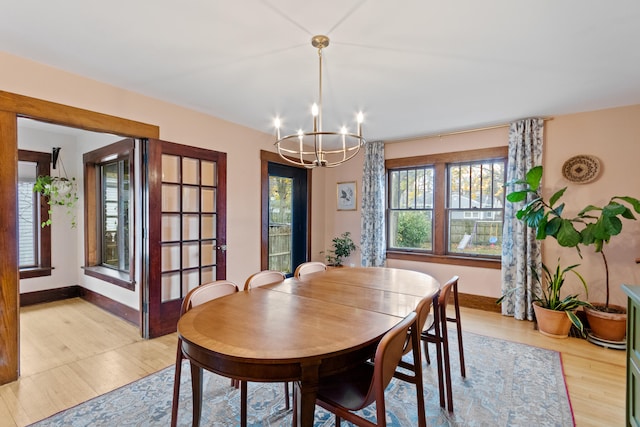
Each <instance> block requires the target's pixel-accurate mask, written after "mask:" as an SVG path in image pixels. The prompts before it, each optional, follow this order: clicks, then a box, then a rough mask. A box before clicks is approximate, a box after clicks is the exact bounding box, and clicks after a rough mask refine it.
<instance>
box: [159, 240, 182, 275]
mask: <svg viewBox="0 0 640 427" xmlns="http://www.w3.org/2000/svg"><path fill="white" fill-rule="evenodd" d="M179 268H180V245H179V244H177V243H176V244H170V245H162V271H172V270H178V269H179Z"/></svg>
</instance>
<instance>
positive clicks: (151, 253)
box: [142, 139, 227, 338]
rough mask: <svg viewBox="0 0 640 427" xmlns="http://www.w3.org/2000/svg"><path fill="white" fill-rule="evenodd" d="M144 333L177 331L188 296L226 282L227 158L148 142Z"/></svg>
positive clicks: (150, 140)
mask: <svg viewBox="0 0 640 427" xmlns="http://www.w3.org/2000/svg"><path fill="white" fill-rule="evenodd" d="M143 150H144V159H145V160H144V161H146V168H144V170H146V171H147V173H146V176H145V177H143V180H145V181H146V182H145V185H144V190H143V198H145V197H146V198H147V200H146V202H147V203H143V204H142V205H143V206H145V207H147V211H146V212H143V221H144V222H145V226H144V227H143V228H144V236H143V242H144V244H143V251H145V252H146V254H145V256H144V267H143V274H144V276H146V277H144V278H143V282H144V284H145V286H143V301H144V303H143V307H142V308H143V334H144V336H145V337H146V338H153V337H156V336H160V335H164V334H167V333H171V332H174V331H175V330H176V324H177V321H178V318H179V316H180V306H181V304H182V300H183V298H184V296H185V295H186V294H187V293H188V292H189V291H190V290H191V289H194V288H195V287H197V286H199V285H201V284H203V283H207V282H211V281H214V280H220V279H225V278H226V193H227V192H226V175H227V173H226V172H227V164H226V154H225V153H220V152H217V151H211V150H205V149H202V148H197V147H188V146H185V145H180V144H174V143H171V142H166V141H160V140H154V139H149V140H146V142H145V143H144V148H143Z"/></svg>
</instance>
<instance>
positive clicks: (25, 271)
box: [20, 267, 53, 279]
mask: <svg viewBox="0 0 640 427" xmlns="http://www.w3.org/2000/svg"><path fill="white" fill-rule="evenodd" d="M51 270H53V268H52V267H33V268H21V269H20V278H21V279H31V278H33V277H44V276H51Z"/></svg>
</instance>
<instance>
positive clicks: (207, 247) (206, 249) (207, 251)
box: [200, 241, 214, 265]
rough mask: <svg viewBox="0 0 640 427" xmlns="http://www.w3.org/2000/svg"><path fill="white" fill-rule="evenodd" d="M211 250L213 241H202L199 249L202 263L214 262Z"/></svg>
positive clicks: (209, 263)
mask: <svg viewBox="0 0 640 427" xmlns="http://www.w3.org/2000/svg"><path fill="white" fill-rule="evenodd" d="M213 251H214V249H213V242H210V241H209V242H202V245H201V251H200V253H201V254H202V255H201V256H202V265H211V264H213V263H214V259H213Z"/></svg>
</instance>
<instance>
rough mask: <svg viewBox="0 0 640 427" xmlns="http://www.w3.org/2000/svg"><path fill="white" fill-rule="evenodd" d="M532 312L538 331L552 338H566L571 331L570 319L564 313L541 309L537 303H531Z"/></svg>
mask: <svg viewBox="0 0 640 427" xmlns="http://www.w3.org/2000/svg"><path fill="white" fill-rule="evenodd" d="M533 311H534V312H535V313H536V321H537V322H538V331H540V333H541V334H543V335H546V336H548V337H552V338H567V337H568V336H569V331H570V330H571V319H569V316H567V313H565V312H564V311H556V310H549V309H548V308H542V307H540V305H539V304H538V303H535V302H534V303H533Z"/></svg>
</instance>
